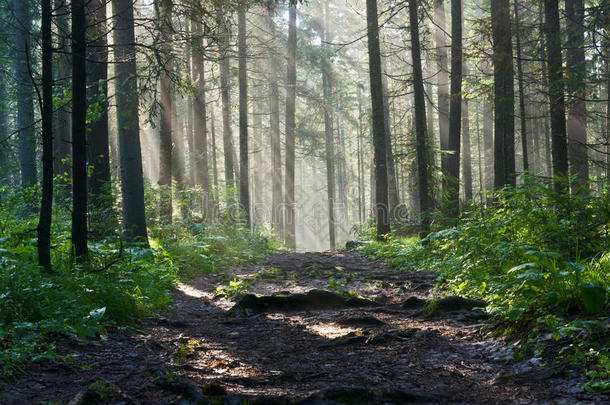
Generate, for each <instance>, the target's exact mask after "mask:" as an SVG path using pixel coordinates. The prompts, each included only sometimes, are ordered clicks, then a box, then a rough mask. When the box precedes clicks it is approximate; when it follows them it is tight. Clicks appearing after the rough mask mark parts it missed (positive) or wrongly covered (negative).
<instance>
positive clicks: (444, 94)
mask: <svg viewBox="0 0 610 405" xmlns="http://www.w3.org/2000/svg"><path fill="white" fill-rule="evenodd" d="M434 22H435V25H436V30H435V32H434V41H435V43H436V63H437V67H438V73H437V76H436V77H437V93H438V94H437V97H438V100H437V103H438V130H439V138H440V144H441V145H440V146H441V148H440V153H441V172H442V178H443V192H445V191H447V189H448V187H449V184H448V181H447V177H446V176H447V173H448V171H449V166H448V165H449V155H448V154H447V151H448V150H449V98H450V97H449V74H448V72H449V69H448V68H447V43H446V30H445V27H446V20H445V3H444V0H434Z"/></svg>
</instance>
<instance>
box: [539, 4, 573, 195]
mask: <svg viewBox="0 0 610 405" xmlns="http://www.w3.org/2000/svg"><path fill="white" fill-rule="evenodd" d="M544 14H545V31H546V45H547V54H548V67H549V72H548V87H549V89H548V90H549V93H548V94H549V105H550V107H551V141H552V156H553V177H554V186H555V191H557V192H558V193H559V192H562V191H563V185H564V181H565V178H566V176H567V175H568V150H567V139H566V110H565V97H564V90H563V83H564V82H563V67H562V61H561V30H560V27H559V0H547V1H545V2H544ZM562 179H563V181H562Z"/></svg>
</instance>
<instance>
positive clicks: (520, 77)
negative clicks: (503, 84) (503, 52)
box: [513, 0, 530, 172]
mask: <svg viewBox="0 0 610 405" xmlns="http://www.w3.org/2000/svg"><path fill="white" fill-rule="evenodd" d="M513 3H514V7H515V41H516V44H515V45H516V48H517V80H518V82H519V123H520V124H521V149H522V151H523V171H525V172H527V171H529V170H530V168H529V154H528V150H527V139H528V137H527V125H526V116H525V90H524V89H523V87H524V86H523V62H522V58H521V26H520V20H519V3H518V0H513Z"/></svg>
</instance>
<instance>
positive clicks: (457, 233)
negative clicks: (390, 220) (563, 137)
mask: <svg viewBox="0 0 610 405" xmlns="http://www.w3.org/2000/svg"><path fill="white" fill-rule="evenodd" d="M494 201H495V202H494V204H493V205H490V207H489V208H486V209H485V208H483V207H480V206H474V207H472V208H471V209H470V210H468V211H467V212H465V213H464V214H463V216H462V218H461V219H460V221H459V224H458V225H457V226H455V227H453V228H449V229H442V230H437V231H436V232H433V233H431V234H429V235H428V236H427V237H426V238H425V239H423V240H419V238H417V237H412V238H404V237H402V238H399V237H390V238H389V239H388V241H387V242H383V243H382V242H376V241H371V242H370V243H367V244H366V245H364V246H363V247H362V248H361V249H362V251H363V252H364V254H365V255H367V256H368V257H371V258H376V259H385V260H386V261H387V262H388V264H389V265H391V266H394V267H397V268H400V269H403V270H410V269H430V270H434V271H435V272H437V273H438V274H439V279H440V280H441V284H442V285H443V286H444V287H445V288H446V289H448V290H449V291H450V292H451V293H454V294H457V295H463V296H468V297H471V298H481V299H484V300H485V301H486V302H487V303H488V307H487V310H488V312H489V313H490V314H491V315H492V316H493V320H494V322H495V323H494V326H495V332H496V333H501V334H505V335H510V336H513V337H514V338H515V339H518V342H519V344H520V345H519V346H520V348H521V351H520V355H522V356H523V355H533V356H537V357H542V358H545V356H547V357H549V359H550V358H552V357H553V356H554V355H558V356H559V358H560V359H561V360H564V361H568V362H569V363H571V364H573V365H577V366H578V367H580V368H581V369H582V370H583V371H584V372H585V373H587V375H588V376H589V377H590V381H589V382H588V383H587V384H586V386H585V388H587V389H588V390H607V389H609V388H610V380H609V376H610V374H609V373H610V361H609V356H610V351H609V349H608V347H607V341H608V338H609V336H610V334H609V330H610V329H609V328H610V322H609V319H610V318H609V312H608V299H607V297H608V292H609V290H610V233H609V232H610V203H609V201H608V197H607V196H605V197H592V196H587V195H572V196H568V195H566V194H558V193H555V192H554V191H552V190H550V189H548V188H546V187H544V186H542V185H540V184H536V183H534V182H529V181H528V182H526V183H525V184H524V185H521V186H518V187H517V188H514V189H507V190H504V191H501V192H498V193H497V194H496V195H494Z"/></svg>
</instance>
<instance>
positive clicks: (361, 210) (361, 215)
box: [358, 89, 366, 224]
mask: <svg viewBox="0 0 610 405" xmlns="http://www.w3.org/2000/svg"><path fill="white" fill-rule="evenodd" d="M362 114H363V113H362V97H361V96H360V89H358V222H360V223H361V224H363V223H364V219H365V218H366V201H365V197H364V195H365V192H364V156H363V153H362V147H363V145H362V143H363V138H364V130H363V122H362V121H363V120H362Z"/></svg>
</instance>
